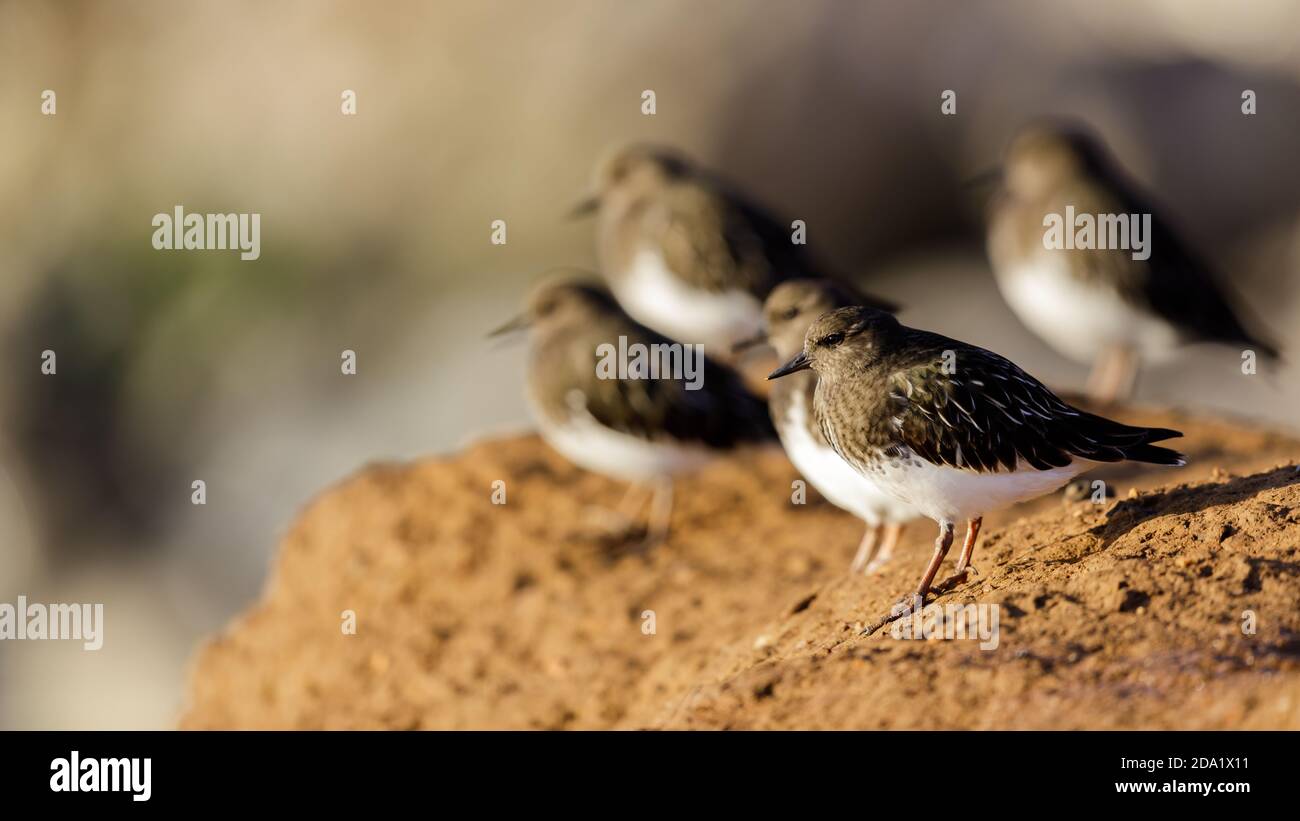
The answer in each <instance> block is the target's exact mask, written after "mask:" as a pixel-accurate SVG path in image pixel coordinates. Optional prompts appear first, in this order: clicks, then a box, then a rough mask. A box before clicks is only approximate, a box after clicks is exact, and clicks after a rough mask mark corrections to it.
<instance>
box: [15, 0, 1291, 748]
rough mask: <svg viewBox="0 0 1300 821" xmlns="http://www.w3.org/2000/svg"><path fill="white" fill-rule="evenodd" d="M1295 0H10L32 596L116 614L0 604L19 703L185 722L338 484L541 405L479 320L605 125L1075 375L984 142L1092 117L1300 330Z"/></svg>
mask: <svg viewBox="0 0 1300 821" xmlns="http://www.w3.org/2000/svg"><path fill="white" fill-rule="evenodd" d="M1297 31H1300V4H1298V3H1295V2H1292V1H1291V0H1254V2H1252V3H1250V4H1247V5H1242V4H1239V3H1232V2H1222V3H1209V2H1172V0H1164V1H1162V2H1147V3H1138V2H1133V1H1132V0H1081V2H1054V3H1043V2H1014V1H1013V0H999V2H984V3H981V2H969V3H967V2H961V3H959V2H942V3H941V2H909V3H901V2H893V1H892V0H884V1H882V2H845V1H844V0H823V1H821V2H817V1H811V2H810V1H807V0H806V1H805V2H800V3H788V2H778V1H777V0H743V1H742V0H714V1H713V2H709V3H699V2H686V0H642V2H638V3H623V2H614V0H588V1H587V2H578V1H577V0H545V2H524V0H513V1H512V2H484V1H483V0H473V1H472V2H471V0H458V1H457V2H405V3H396V2H395V3H384V4H373V3H371V4H367V3H361V2H355V3H353V2H315V1H314V0H313V1H312V2H305V1H304V2H277V3H262V2H239V1H238V0H232V1H231V2H224V3H220V4H216V3H211V4H209V3H203V4H200V3H189V4H175V3H170V2H164V1H163V0H158V1H157V2H128V1H126V0H123V1H122V2H114V3H75V2H66V3H38V2H0V112H3V114H2V115H0V216H2V217H3V219H0V248H3V253H0V353H2V354H3V359H2V360H0V361H2V362H3V368H0V601H5V602H11V603H12V602H14V601H15V600H16V597H17V596H18V595H20V594H22V595H26V596H27V597H28V599H29V600H30V601H44V602H51V601H59V602H102V603H104V605H105V642H104V648H103V649H102V650H100V651H99V652H83V651H82V650H81V648H80V644H79V643H76V642H52V641H44V642H42V641H5V642H0V727H3V728H83V727H85V728H93V727H122V728H153V727H168V726H171V725H172V723H173V722H174V719H175V717H176V715H177V713H178V711H179V709H180V706H181V700H182V693H183V685H184V677H185V673H186V665H187V662H188V658H189V656H190V654H191V652H192V650H193V648H194V646H195V643H196V642H197V641H198V640H199V639H200V638H201V637H202V636H203V635H204V634H205V633H208V632H210V631H213V630H215V629H218V628H219V627H220V626H221V625H222V624H224V623H225V622H226V621H227V620H229V619H230V618H231V617H232V616H233V615H234V614H235V613H237V612H238V611H239V610H240V609H241V608H242V607H244V606H245V605H247V604H248V603H249V602H250V601H251V600H253V599H254V598H255V597H256V596H257V594H258V591H259V589H260V586H261V584H262V583H263V580H264V577H265V574H266V571H267V568H268V563H269V561H270V559H271V556H272V552H273V550H274V547H275V544H276V540H277V538H278V537H279V535H280V534H281V533H282V532H283V531H284V529H285V528H286V527H287V525H288V524H289V522H290V521H291V520H292V518H293V516H294V514H295V511H296V510H297V509H299V508H300V507H301V506H302V505H303V504H304V503H305V502H307V501H308V500H309V499H311V497H312V496H313V495H314V494H316V493H317V492H319V491H320V490H321V489H322V488H324V487H326V486H328V485H329V484H331V483H333V482H336V481H338V480H339V479H341V478H342V477H344V476H346V475H347V474H349V473H350V472H352V471H353V470H355V469H356V468H358V467H359V466H361V465H363V464H365V463H366V462H369V461H375V460H387V459H412V458H416V457H420V456H427V455H430V454H437V453H442V452H448V451H451V450H454V449H456V448H457V447H459V446H461V445H462V444H464V443H465V442H466V441H467V440H468V439H470V438H474V437H483V436H490V435H494V434H497V433H500V432H502V431H506V430H517V429H522V428H524V427H526V426H527V425H528V424H529V423H528V417H527V413H526V410H525V407H524V404H523V398H522V388H521V375H522V362H523V350H522V349H520V348H500V347H496V346H489V345H488V344H487V343H485V341H484V339H483V333H484V332H485V331H486V330H487V329H488V328H490V327H492V326H494V325H495V324H497V323H499V322H500V321H502V320H504V319H506V318H508V317H509V316H511V315H513V313H514V312H515V310H516V309H517V308H518V306H519V304H520V302H521V300H522V298H523V295H524V294H525V292H526V290H527V287H528V284H529V283H530V282H531V281H533V280H534V279H535V278H536V276H537V275H538V274H539V273H540V272H541V271H542V270H543V269H545V268H548V267H551V266H555V265H565V264H577V265H584V266H588V267H590V266H592V265H594V259H593V247H592V236H591V233H590V232H591V229H592V226H591V224H590V223H584V222H567V221H565V220H564V219H563V215H564V213H565V212H566V211H567V209H568V207H569V206H570V205H572V204H573V203H574V202H575V201H576V200H577V199H579V198H580V196H581V195H582V194H583V192H584V190H585V189H586V187H587V183H588V180H589V177H590V173H591V166H592V164H593V163H594V161H595V160H596V158H597V157H598V156H599V155H600V154H601V153H602V151H604V150H605V149H607V148H608V147H610V146H611V145H615V144H618V143H622V142H625V141H629V140H642V139H646V140H656V141H663V142H667V143H671V144H674V145H677V146H680V147H681V148H683V149H685V150H686V151H687V152H689V153H690V154H692V155H694V156H695V157H696V158H698V159H699V160H701V161H702V162H704V163H706V164H709V165H712V166H714V167H715V168H717V169H719V170H720V171H721V172H723V173H724V175H726V176H728V177H730V178H731V179H733V180H734V181H736V182H737V183H738V184H740V185H741V186H742V187H743V188H745V189H747V190H748V191H750V192H751V193H752V194H753V195H755V196H756V197H758V198H760V199H762V200H764V201H766V202H767V203H768V204H770V205H771V206H772V207H774V208H775V209H776V210H778V211H779V212H780V213H781V214H783V215H784V216H785V217H786V218H787V219H794V218H799V219H804V220H806V222H807V224H808V226H809V242H810V244H812V245H813V246H814V247H815V249H817V250H818V252H819V253H820V255H821V256H822V257H824V258H825V259H826V260H828V261H830V262H831V263H833V264H834V265H835V266H836V267H838V268H839V269H840V270H842V271H846V272H850V273H851V274H852V275H854V276H855V277H857V278H858V279H859V280H860V281H861V282H864V283H868V284H869V285H870V287H871V288H873V289H874V290H876V291H877V292H879V293H881V294H882V295H885V296H893V297H895V298H897V299H898V300H900V301H902V302H903V303H904V304H905V305H906V306H907V310H906V312H905V313H904V320H905V321H907V322H908V323H909V324H914V325H920V326H923V327H929V328H932V329H934V330H939V331H942V332H944V333H947V334H950V335H952V336H956V337H959V338H962V339H966V340H968V341H971V342H975V343H978V344H982V345H985V346H987V347H992V348H994V349H996V350H998V351H1000V352H1002V353H1004V354H1007V355H1009V356H1011V357H1013V358H1015V359H1016V360H1018V361H1019V362H1020V363H1021V364H1022V365H1024V366H1025V367H1026V368H1028V369H1029V370H1030V371H1031V372H1034V373H1036V374H1037V375H1038V376H1040V377H1041V378H1044V379H1045V381H1047V382H1049V383H1051V384H1053V385H1056V386H1058V387H1063V388H1078V387H1080V386H1081V385H1082V383H1083V380H1084V377H1085V376H1086V373H1085V370H1084V368H1082V367H1081V366H1078V365H1075V364H1073V363H1070V362H1067V361H1065V360H1063V359H1061V358H1059V357H1058V356H1056V355H1055V354H1054V353H1052V352H1051V351H1050V350H1049V349H1047V348H1046V347H1045V346H1044V344H1043V343H1041V342H1039V341H1038V340H1037V338H1035V337H1033V336H1031V335H1030V334H1029V332H1028V331H1026V330H1025V329H1024V328H1023V327H1022V326H1021V325H1020V324H1019V323H1018V322H1017V320H1016V319H1015V318H1014V317H1013V316H1012V315H1011V313H1010V312H1009V310H1008V309H1007V308H1006V307H1005V306H1004V304H1003V303H1002V300H1001V298H1000V297H999V295H998V293H997V291H996V289H995V286H994V283H993V279H992V276H991V274H990V272H989V269H988V266H987V263H986V261H985V258H984V251H983V243H982V232H981V209H982V205H983V203H982V202H981V200H980V197H979V195H978V193H977V192H971V191H969V190H966V189H964V188H963V187H962V186H961V182H962V181H963V180H964V179H965V178H967V177H969V176H970V175H972V174H973V173H975V172H977V171H980V170H982V169H984V168H986V167H987V166H989V165H991V164H992V163H993V162H995V161H996V159H997V158H998V155H999V153H1000V152H1001V150H1002V147H1003V145H1004V142H1005V141H1006V139H1007V138H1008V136H1009V135H1010V134H1011V133H1012V131H1013V130H1014V129H1015V128H1016V127H1017V126H1019V125H1021V124H1023V123H1024V122H1025V121H1026V120H1028V119H1030V118H1033V117H1035V116H1038V115H1043V114H1069V115H1074V116H1077V117H1081V118H1083V119H1084V120H1086V121H1088V122H1090V123H1091V124H1092V125H1093V126H1094V127H1095V128H1096V129H1097V130H1099V131H1100V133H1101V134H1102V135H1103V136H1104V137H1105V138H1106V139H1107V140H1108V141H1109V143H1110V145H1111V147H1112V149H1113V150H1114V152H1115V153H1116V154H1117V155H1118V157H1119V158H1120V160H1121V162H1122V163H1123V164H1124V165H1125V166H1126V167H1127V168H1128V170H1129V171H1130V172H1131V173H1132V174H1133V175H1134V176H1135V177H1136V178H1137V179H1138V180H1140V181H1141V182H1143V183H1144V184H1145V185H1147V186H1148V187H1149V189H1151V190H1152V191H1153V192H1154V194H1155V199H1156V200H1157V202H1158V203H1159V204H1163V205H1164V206H1165V208H1166V209H1168V211H1169V213H1170V214H1171V215H1172V216H1173V218H1174V222H1175V224H1176V225H1177V226H1178V227H1179V228H1181V229H1182V232H1183V233H1184V235H1185V236H1186V237H1187V238H1189V239H1190V240H1191V242H1192V244H1193V245H1194V246H1196V247H1197V248H1198V249H1199V250H1200V251H1201V252H1203V253H1204V254H1205V255H1207V256H1208V257H1209V258H1210V259H1211V260H1213V261H1214V263H1215V264H1216V265H1217V266H1218V267H1219V269H1220V271H1221V272H1222V273H1223V274H1224V276H1225V278H1227V279H1229V280H1230V282H1231V283H1232V285H1233V287H1234V288H1235V290H1236V292H1237V293H1238V295H1239V296H1240V297H1241V301H1242V302H1243V303H1244V304H1246V305H1247V306H1249V307H1250V308H1251V309H1252V310H1253V311H1254V313H1255V314H1257V315H1258V316H1259V317H1260V319H1261V320H1262V321H1263V323H1264V325H1265V327H1267V328H1268V329H1269V330H1271V332H1272V333H1273V334H1274V335H1275V336H1276V337H1279V338H1281V339H1283V341H1284V347H1288V348H1289V349H1290V351H1292V352H1294V351H1295V350H1296V345H1297V342H1300V330H1298V329H1300V307H1297V301H1298V299H1297V297H1298V295H1297V293H1296V291H1297V289H1298V288H1297V286H1298V284H1300V156H1298V155H1297V151H1296V147H1297V145H1298V144H1300V38H1298V37H1297V36H1296V32H1297ZM45 89H52V90H54V91H55V92H56V93H57V114H55V115H54V116H43V115H42V114H41V93H42V91H43V90H45ZM344 89H352V90H354V91H355V92H356V94H357V114H356V115H355V116H344V115H342V114H341V112H340V104H341V96H340V95H341V94H342V92H343V90H344ZM646 89H652V90H654V91H655V93H656V95H657V113H656V114H655V115H654V116H644V115H642V114H641V93H642V91H643V90H646ZM945 89H952V90H954V91H955V92H956V93H957V113H956V115H955V116H942V115H941V114H940V95H941V93H942V92H943V91H944V90H945ZM1245 89H1251V90H1253V91H1254V92H1255V93H1256V95H1257V100H1258V113H1257V114H1255V115H1254V116H1243V114H1242V113H1241V94H1242V91H1243V90H1245ZM178 204H179V205H183V206H184V207H185V209H186V210H187V211H189V212H202V213H207V212H257V213H260V214H261V215H262V237H261V240H262V253H261V258H260V259H258V260H256V261H248V262H243V261H240V260H239V257H238V254H237V253H236V252H230V251H205V252H201V251H191V252H167V251H155V250H153V248H152V246H151V243H150V239H151V236H152V233H153V228H152V226H151V219H152V217H153V215H154V214H156V213H159V212H170V211H171V210H172V208H173V207H174V206H176V205H178ZM496 219H504V220H506V221H507V225H508V243H507V244H506V245H504V246H494V245H492V244H491V243H490V241H489V238H490V224H491V222H492V221H493V220H496ZM46 349H51V350H54V351H55V352H56V353H57V357H58V360H57V363H58V373H57V375H56V376H44V375H42V374H41V371H40V356H41V351H43V350H46ZM344 349H351V350H354V351H356V352H357V357H358V374H357V375H356V376H343V375H341V374H340V370H339V364H340V352H341V351H343V350H344ZM1291 361H1292V362H1294V361H1295V354H1294V353H1292V359H1291ZM1239 365H1240V359H1239V352H1238V351H1235V350H1228V349H1219V348H1213V347H1205V348H1194V349H1189V350H1188V351H1187V353H1186V355H1185V356H1184V357H1183V358H1182V359H1180V360H1179V361H1178V362H1176V363H1174V364H1171V365H1167V366H1163V367H1161V368H1159V369H1153V370H1148V371H1146V372H1144V373H1143V374H1142V376H1141V378H1140V381H1139V384H1138V399H1139V401H1145V402H1157V403H1162V404H1172V405H1174V406H1178V407H1184V408H1188V409H1199V410H1205V411H1214V412H1224V413H1230V414H1233V415H1236V416H1241V417H1246V418H1249V419H1254V420H1258V422H1259V424H1267V425H1273V426H1281V427H1288V426H1290V427H1293V428H1294V427H1295V423H1296V412H1295V408H1296V407H1297V405H1300V379H1297V378H1296V376H1297V373H1296V366H1295V365H1293V364H1289V365H1283V366H1281V367H1280V368H1275V369H1272V370H1271V371H1269V370H1268V369H1267V366H1266V365H1265V366H1262V368H1263V371H1262V372H1261V374H1260V375H1259V378H1258V379H1253V380H1240V379H1237V380H1233V381H1232V382H1231V384H1232V385H1233V387H1232V389H1231V391H1228V390H1224V388H1223V385H1224V384H1226V380H1227V377H1228V376H1229V375H1233V374H1238V375H1239V373H1240V371H1239ZM1243 383H1244V384H1243ZM195 479H202V480H204V481H205V482H206V483H207V504H206V505H205V506H195V505H192V504H191V503H190V495H191V482H193V481H194V480H195Z"/></svg>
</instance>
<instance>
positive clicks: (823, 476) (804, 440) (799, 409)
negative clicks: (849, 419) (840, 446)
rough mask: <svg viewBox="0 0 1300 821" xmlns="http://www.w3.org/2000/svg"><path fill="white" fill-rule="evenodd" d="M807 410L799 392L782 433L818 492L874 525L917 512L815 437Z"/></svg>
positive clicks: (795, 462) (798, 466) (901, 519)
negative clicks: (810, 429)
mask: <svg viewBox="0 0 1300 821" xmlns="http://www.w3.org/2000/svg"><path fill="white" fill-rule="evenodd" d="M806 414H807V409H806V407H805V403H804V396H803V394H802V393H799V394H796V395H795V396H794V397H793V398H792V400H791V403H790V408H789V410H788V412H787V414H786V417H785V419H783V420H781V424H780V425H779V426H778V433H780V435H781V444H782V445H783V446H784V447H785V452H786V455H787V456H788V457H790V462H791V463H792V464H793V465H794V466H795V468H796V469H797V470H798V471H799V473H800V474H802V475H803V477H804V478H805V479H807V480H808V481H809V482H810V483H812V486H813V487H815V488H817V492H818V493H820V494H821V495H823V496H825V497H826V498H827V499H828V500H830V502H831V503H832V504H834V505H835V506H836V507H839V508H842V509H844V510H847V511H849V512H850V513H852V514H854V515H855V516H857V517H858V518H859V519H862V520H863V521H865V522H866V523H867V524H870V525H875V524H879V523H880V522H881V521H885V522H905V521H907V520H908V519H912V518H915V517H916V516H917V512H916V511H915V510H914V509H912V507H911V506H910V505H908V504H907V503H905V502H903V501H902V500H900V499H898V498H896V497H894V496H893V495H891V494H889V493H886V492H885V491H883V490H881V489H880V488H879V487H878V486H877V485H876V483H875V482H873V481H872V480H871V479H869V478H867V477H866V476H864V475H862V474H861V473H859V472H858V471H856V470H854V469H853V467H852V466H851V465H850V464H849V463H848V462H846V461H844V460H843V459H841V458H840V456H839V454H838V453H836V452H835V451H833V450H831V448H830V446H829V445H825V444H823V443H821V442H819V441H818V440H816V439H814V438H813V436H812V434H810V433H809V432H808V428H807V427H806V425H805V422H806Z"/></svg>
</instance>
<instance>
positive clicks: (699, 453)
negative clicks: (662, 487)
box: [538, 400, 715, 482]
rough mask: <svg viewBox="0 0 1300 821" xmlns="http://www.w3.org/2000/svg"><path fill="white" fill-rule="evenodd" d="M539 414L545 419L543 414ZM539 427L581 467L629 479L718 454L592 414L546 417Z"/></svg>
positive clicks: (690, 466) (691, 465)
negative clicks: (652, 437)
mask: <svg viewBox="0 0 1300 821" xmlns="http://www.w3.org/2000/svg"><path fill="white" fill-rule="evenodd" d="M577 401H580V400H577ZM571 404H572V403H571ZM538 418H539V419H543V420H544V419H545V417H543V416H541V415H540V414H539V415H538ZM540 429H541V434H542V438H543V439H544V440H546V443H547V444H548V445H550V446H551V447H553V448H555V449H556V450H557V451H559V452H560V455H562V456H564V458H566V459H568V460H569V461H570V462H573V463H574V464H575V465H577V466H578V467H580V468H584V469H586V470H590V471H594V472H596V473H601V474H604V475H605V476H610V477H613V478H615V479H623V480H625V481H628V482H642V481H646V480H649V479H655V478H658V477H662V476H672V475H674V474H677V473H682V472H685V471H690V470H694V469H696V468H698V467H700V466H701V465H703V464H704V463H706V462H708V461H709V460H710V459H712V458H713V457H714V455H715V454H714V452H713V451H712V450H711V449H709V448H707V447H705V446H703V445H694V444H683V443H681V442H677V441H675V440H671V439H662V440H656V441H647V440H645V439H642V438H640V437H637V436H632V435H630V434H626V433H620V432H619V431H616V430H612V429H610V428H607V427H605V426H604V425H602V424H600V423H599V422H597V421H596V419H595V418H594V417H592V416H591V415H590V414H579V413H575V414H574V415H572V416H570V417H569V420H568V421H567V422H565V423H564V424H562V425H559V424H554V423H549V422H545V421H543V422H542V424H541V425H540Z"/></svg>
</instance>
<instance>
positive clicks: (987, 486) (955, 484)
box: [870, 456, 1095, 522]
mask: <svg viewBox="0 0 1300 821" xmlns="http://www.w3.org/2000/svg"><path fill="white" fill-rule="evenodd" d="M918 463H919V464H918ZM1094 466H1095V463H1094V462H1090V461H1088V460H1086V459H1079V458H1075V460H1074V461H1073V462H1071V463H1070V464H1068V465H1066V466H1065V467H1059V468H1052V469H1051V470H1035V469H1034V468H1033V467H1031V466H1029V465H1028V464H1026V463H1025V462H1023V461H1022V462H1020V463H1019V465H1018V467H1017V469H1016V470H1015V471H1014V472H1005V471H1004V472H1002V473H976V472H975V471H973V470H959V469H957V468H954V467H948V466H946V465H936V464H933V463H931V462H927V461H926V460H924V459H922V458H920V457H919V456H914V457H912V458H910V459H896V460H894V459H891V460H888V461H885V462H884V463H882V464H880V465H879V467H878V471H872V472H871V473H870V475H871V476H872V477H873V478H875V479H876V480H877V481H878V482H879V484H880V486H881V488H883V489H885V490H887V491H889V492H891V493H893V494H895V495H897V496H898V497H899V498H901V499H904V500H906V501H908V502H910V503H911V504H913V505H914V506H915V507H916V509H917V510H919V511H920V512H921V513H922V514H924V515H925V516H928V517H930V518H931V519H934V520H935V521H941V522H961V521H962V520H964V519H970V518H972V517H975V516H982V515H983V514H985V513H989V512H991V511H994V510H997V509H999V508H1003V507H1006V506H1008V505H1013V504H1015V503H1016V502H1023V501H1027V500H1029V499H1033V498H1035V497H1038V496H1042V495H1043V494H1045V493H1051V492H1052V491H1054V490H1056V489H1058V488H1060V487H1061V486H1062V485H1064V484H1065V483H1066V482H1068V481H1070V480H1071V479H1073V478H1074V477H1075V476H1077V475H1079V474H1080V473H1083V472H1084V471H1085V470H1089V469H1091V468H1092V467H1094Z"/></svg>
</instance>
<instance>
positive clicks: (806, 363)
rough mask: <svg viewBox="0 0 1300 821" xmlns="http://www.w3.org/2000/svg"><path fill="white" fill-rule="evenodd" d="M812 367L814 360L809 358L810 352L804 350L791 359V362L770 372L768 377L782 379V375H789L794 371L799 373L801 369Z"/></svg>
mask: <svg viewBox="0 0 1300 821" xmlns="http://www.w3.org/2000/svg"><path fill="white" fill-rule="evenodd" d="M811 367H812V360H811V359H809V358H808V354H807V353H805V352H803V351H800V352H799V355H798V356H796V357H795V358H794V359H791V360H790V361H789V362H787V363H785V364H784V365H782V366H781V367H779V368H777V369H776V370H774V371H772V372H771V373H769V374H768V375H767V378H768V379H780V378H781V377H783V376H789V375H790V374H792V373H798V372H799V371H806V370H808V369H809V368H811Z"/></svg>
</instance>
